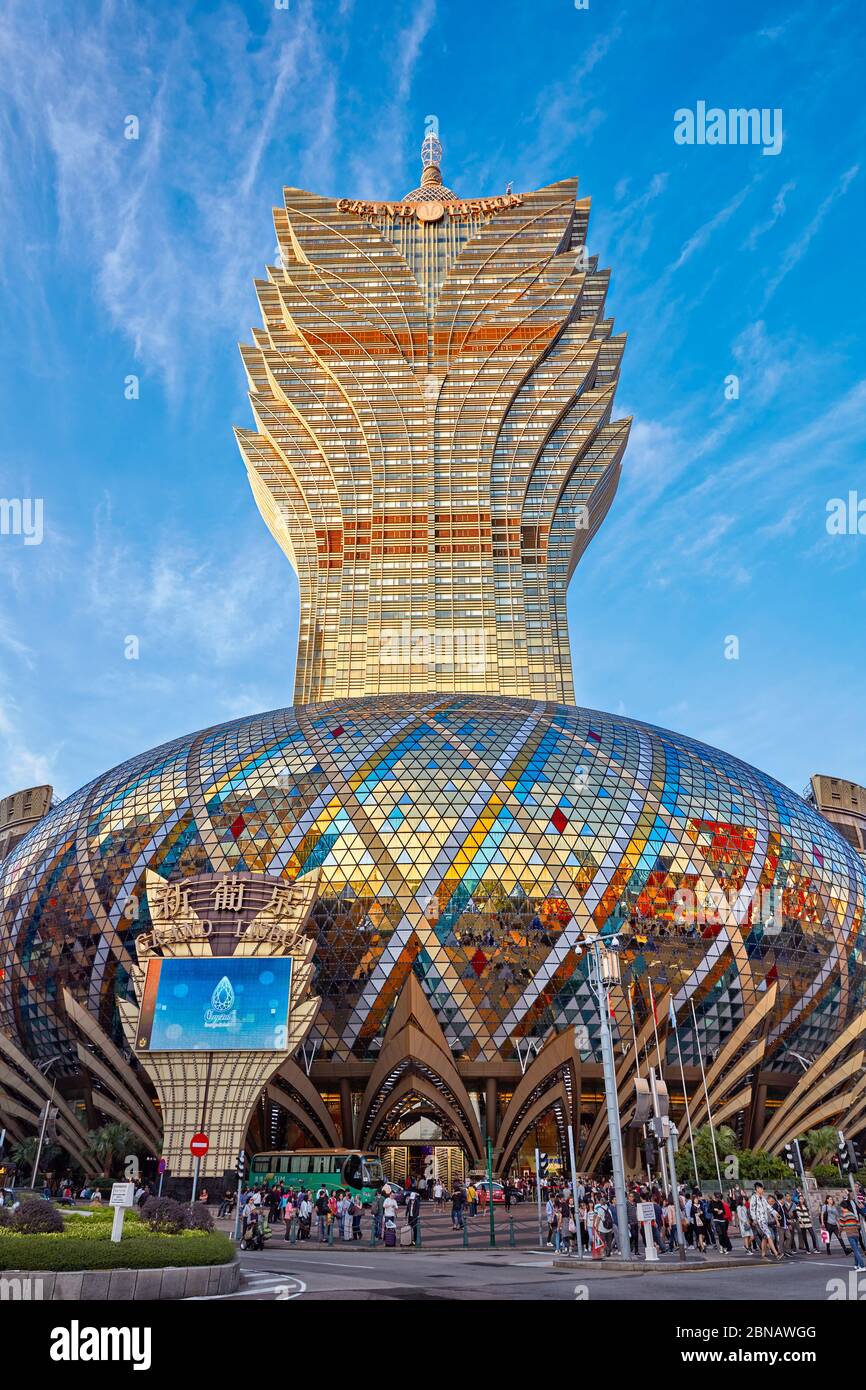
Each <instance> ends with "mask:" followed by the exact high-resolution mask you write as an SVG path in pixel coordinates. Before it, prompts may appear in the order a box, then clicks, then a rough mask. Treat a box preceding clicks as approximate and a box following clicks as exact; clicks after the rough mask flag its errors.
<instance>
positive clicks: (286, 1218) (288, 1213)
mask: <svg viewBox="0 0 866 1390" xmlns="http://www.w3.org/2000/svg"><path fill="white" fill-rule="evenodd" d="M282 1202H283V1207H282V1210H283V1225H284V1227H285V1232H286V1240H291V1238H292V1222H293V1221H294V1219H295V1203H294V1199H293V1197H292V1194H291V1192H287V1193H286V1194H285V1196H284V1197H283V1199H282Z"/></svg>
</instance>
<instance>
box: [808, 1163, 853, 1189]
mask: <svg viewBox="0 0 866 1390" xmlns="http://www.w3.org/2000/svg"><path fill="white" fill-rule="evenodd" d="M812 1177H813V1178H814V1179H815V1181H816V1182H817V1184H818V1186H819V1187H839V1186H840V1185H843V1184H844V1185H846V1186H847V1183H846V1182H845V1179H844V1178H841V1177H840V1176H839V1169H838V1168H837V1167H836V1165H835V1163H816V1164H815V1167H814V1168H813V1169H812Z"/></svg>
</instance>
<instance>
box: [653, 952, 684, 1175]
mask: <svg viewBox="0 0 866 1390" xmlns="http://www.w3.org/2000/svg"><path fill="white" fill-rule="evenodd" d="M646 982H647V985H648V986H649V992H650V1004H651V1006H652V1011H653V1033H654V1035H655V1040H656V1062H657V1063H658V1069H659V1076H662V1071H663V1061H662V1049H661V1043H660V1042H659V1015H658V1009H657V1008H656V996H655V991H654V990H653V982H652V980H651V979H650V977H649V975H647V977H646ZM650 1084H651V1086H652V1095H653V1115H654V1116H656V1117H657V1118H660V1116H658V1113H657V1112H658V1097H657V1094H656V1085H655V1072H654V1071H653V1068H652V1067H650ZM656 1137H657V1139H658V1155H659V1167H660V1168H661V1173H662V1182H663V1183H664V1185H665V1187H666V1188H668V1189H669V1191H670V1193H671V1196H672V1197H675V1196H676V1187H677V1175H676V1173H675V1172H674V1173H671V1174H670V1175H668V1172H667V1168H666V1165H665V1140H664V1135H663V1134H657V1135H656Z"/></svg>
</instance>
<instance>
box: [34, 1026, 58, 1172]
mask: <svg viewBox="0 0 866 1390" xmlns="http://www.w3.org/2000/svg"><path fill="white" fill-rule="evenodd" d="M59 1061H60V1053H59V1052H58V1053H57V1056H56V1057H50V1058H49V1060H48V1061H47V1062H42V1063H41V1064H40V1067H39V1070H40V1071H42V1070H43V1068H44V1069H45V1072H46V1073H47V1071H48V1068H49V1067H51V1066H53V1065H54V1063H55V1062H59ZM56 1090H57V1077H56V1076H55V1078H54V1082H53V1084H52V1087H51V1096H50V1098H49V1099H48V1100H47V1101H46V1102H45V1106H44V1108H43V1111H42V1124H41V1126H40V1128H39V1143H38V1144H37V1145H36V1162H35V1163H34V1164H33V1177H32V1178H31V1179H30V1186H31V1187H35V1186H36V1180H37V1177H38V1174H39V1160H40V1158H41V1157H42V1146H43V1144H44V1143H45V1131H46V1129H47V1128H48V1117H49V1115H50V1114H51V1107H52V1105H53V1104H54V1092H55V1091H56Z"/></svg>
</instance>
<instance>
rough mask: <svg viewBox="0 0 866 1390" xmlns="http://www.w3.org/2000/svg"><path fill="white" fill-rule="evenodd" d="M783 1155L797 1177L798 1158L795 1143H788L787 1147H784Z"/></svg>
mask: <svg viewBox="0 0 866 1390" xmlns="http://www.w3.org/2000/svg"><path fill="white" fill-rule="evenodd" d="M782 1156H783V1157H784V1160H785V1162H786V1163H787V1165H788V1167H789V1168H790V1170H791V1172H792V1173H793V1174H794V1177H796V1176H797V1159H796V1156H795V1154H794V1145H793V1144H786V1145H785V1147H784V1149H783V1150H782Z"/></svg>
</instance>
